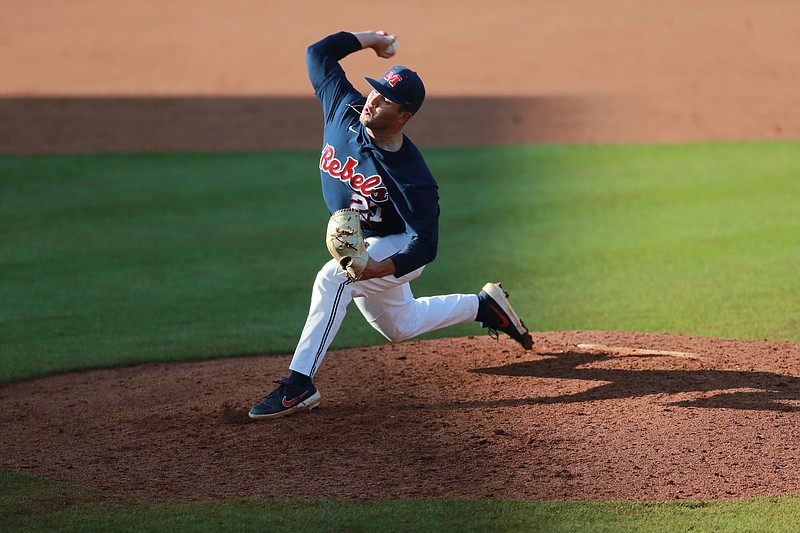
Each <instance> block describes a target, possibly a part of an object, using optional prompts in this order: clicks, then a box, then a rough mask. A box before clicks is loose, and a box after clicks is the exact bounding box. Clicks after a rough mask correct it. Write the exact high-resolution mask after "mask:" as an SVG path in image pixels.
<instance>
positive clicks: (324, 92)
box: [249, 31, 533, 419]
mask: <svg viewBox="0 0 800 533" xmlns="http://www.w3.org/2000/svg"><path fill="white" fill-rule="evenodd" d="M367 48H370V49H372V50H374V51H375V53H376V54H377V55H378V57H381V58H385V59H388V58H391V57H393V56H394V54H395V52H396V51H397V40H396V38H395V36H394V35H392V34H389V33H386V32H383V31H366V32H358V33H348V32H340V33H337V34H334V35H330V36H328V37H326V38H324V39H322V40H321V41H319V42H317V43H315V44H313V45H311V46H309V47H308V50H307V54H306V61H307V64H308V74H309V77H310V79H311V84H312V85H313V87H314V92H315V94H316V96H317V98H318V99H319V101H320V103H321V104H322V110H323V112H324V121H325V124H324V132H323V141H322V146H323V147H322V153H321V155H320V158H319V172H320V178H321V181H322V195H323V197H324V199H325V203H326V204H327V207H328V211H329V214H331V217H330V219H329V221H328V226H327V229H326V232H325V242H326V245H327V247H328V250H329V251H330V253H331V255H332V256H333V259H331V261H329V262H328V263H327V264H325V265H324V266H323V267H322V269H321V270H320V271H319V273H318V274H317V277H316V280H315V282H314V285H313V288H312V292H311V307H310V309H309V312H308V318H307V319H306V324H305V327H304V328H303V331H302V333H301V334H300V339H299V342H298V344H297V348H296V350H295V352H294V357H293V358H292V362H291V364H290V365H289V370H290V373H289V375H287V376H285V377H282V378H280V379H279V380H278V381H276V382H275V383H277V388H276V389H275V390H274V391H273V392H272V393H271V394H270V395H269V396H267V397H266V398H264V399H263V400H261V401H260V402H259V403H258V404H257V405H255V406H254V407H253V408H252V409H251V410H250V413H249V415H250V417H251V418H255V419H263V418H276V417H280V416H285V415H288V414H292V413H295V412H297V411H302V410H308V409H313V408H315V407H317V406H318V405H319V403H320V398H321V395H320V393H319V391H318V390H317V388H316V387H315V385H314V384H313V377H314V375H315V374H316V372H317V371H318V370H319V368H320V365H321V364H322V361H323V359H324V358H325V354H326V352H327V350H328V346H329V345H330V343H331V342H332V341H333V338H334V337H335V335H336V333H337V332H338V331H339V327H340V325H341V323H342V320H343V318H344V315H345V312H346V310H347V308H348V306H349V305H350V303H351V302H355V304H356V306H357V307H358V309H359V311H361V314H362V315H364V318H365V319H366V320H367V321H368V322H369V323H370V325H372V327H374V328H375V329H376V330H378V331H379V332H380V333H381V334H382V335H383V336H384V337H386V338H387V339H388V340H389V341H402V340H405V339H409V338H412V337H415V336H417V335H420V334H422V333H426V332H429V331H433V330H437V329H440V328H444V327H447V326H450V325H453V324H459V323H462V322H469V321H478V322H480V323H481V325H482V326H483V327H487V328H489V330H490V332H491V333H493V334H494V335H496V334H497V331H502V332H504V333H506V334H508V335H509V336H511V337H512V338H513V339H514V340H516V341H517V342H519V343H520V344H521V345H522V347H523V348H524V349H526V350H530V349H531V348H532V345H533V341H532V339H531V336H530V334H529V332H528V330H527V329H526V327H525V325H524V324H523V323H522V320H521V319H520V318H519V316H517V314H516V313H515V312H514V309H513V308H512V307H511V304H510V303H509V301H508V295H507V294H506V293H505V292H504V290H503V288H502V287H501V286H500V284H499V283H487V284H486V285H485V286H484V287H483V289H482V290H481V292H480V293H479V294H449V295H444V296H432V297H425V298H415V297H414V295H413V294H412V292H411V287H410V285H409V283H410V282H411V281H412V280H413V279H415V278H417V277H418V276H419V275H420V274H422V271H423V269H424V268H425V265H427V264H428V263H430V262H431V261H433V260H434V258H435V257H436V252H437V246H438V238H439V193H438V187H437V184H436V181H435V180H434V178H433V176H432V175H431V173H430V171H429V170H428V167H427V165H426V163H425V161H424V159H423V158H422V155H421V154H420V152H419V150H418V149H417V147H416V146H415V145H414V144H413V143H412V142H411V140H410V139H409V138H408V137H407V136H406V135H405V134H404V133H403V128H404V127H405V125H406V124H407V123H408V122H409V121H410V120H412V118H413V117H414V116H416V114H417V112H418V111H419V110H420V107H421V106H422V103H423V101H424V100H425V87H424V85H423V84H422V80H421V79H420V77H419V75H418V74H417V73H416V72H414V71H413V70H411V69H409V68H407V67H405V66H401V65H396V66H393V67H391V68H390V69H389V70H388V71H386V73H385V74H384V75H383V76H381V77H380V78H377V79H372V78H366V81H367V83H368V84H369V86H370V87H371V89H372V90H371V91H370V93H369V94H368V95H367V97H366V98H365V97H364V96H363V95H362V94H361V93H360V92H359V91H357V90H356V89H355V88H354V87H353V85H352V84H351V83H350V81H348V79H347V77H346V75H345V72H344V70H343V69H342V67H341V66H340V65H339V61H341V60H342V59H343V58H344V57H346V56H348V55H349V54H352V53H354V52H357V51H359V50H363V49H367Z"/></svg>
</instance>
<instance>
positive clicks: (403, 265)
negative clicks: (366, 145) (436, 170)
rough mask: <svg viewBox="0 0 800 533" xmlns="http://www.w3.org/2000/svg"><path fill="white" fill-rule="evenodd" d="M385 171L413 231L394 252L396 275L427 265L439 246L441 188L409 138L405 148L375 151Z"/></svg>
mask: <svg viewBox="0 0 800 533" xmlns="http://www.w3.org/2000/svg"><path fill="white" fill-rule="evenodd" d="M375 155H376V158H377V159H378V161H380V163H381V165H382V166H383V168H384V171H385V172H386V173H387V174H388V175H389V176H391V178H390V179H388V180H386V186H387V188H389V197H390V198H391V199H392V200H391V201H392V203H393V204H394V206H395V207H396V209H397V212H398V214H399V215H400V217H401V218H402V219H403V221H404V222H405V225H406V232H407V233H408V234H409V235H411V241H410V242H409V243H408V245H407V246H406V247H405V248H404V249H402V250H400V251H399V252H398V253H396V254H395V255H393V256H392V262H394V266H395V276H396V277H398V278H399V277H401V276H404V275H406V274H408V273H409V272H413V271H414V270H416V269H418V268H419V267H421V266H424V265H427V264H428V263H430V262H432V261H433V260H434V259H435V258H436V254H437V252H438V248H439V188H438V186H437V185H436V181H435V180H434V178H433V176H432V175H431V173H430V170H429V169H428V166H427V165H426V164H425V161H424V159H423V158H422V155H421V154H420V153H419V151H418V150H417V148H416V147H415V146H414V145H413V143H411V142H410V141H409V140H408V139H406V145H405V147H404V149H403V150H401V151H400V152H396V153H387V152H383V151H378V152H377V153H375Z"/></svg>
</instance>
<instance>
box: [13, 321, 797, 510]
mask: <svg viewBox="0 0 800 533" xmlns="http://www.w3.org/2000/svg"><path fill="white" fill-rule="evenodd" d="M535 340H536V345H535V350H534V352H524V351H522V350H521V349H520V348H519V347H518V346H517V345H516V344H515V343H514V342H513V341H511V340H510V339H508V338H507V337H504V338H501V339H500V341H495V340H493V339H490V338H489V337H487V336H480V337H469V338H458V339H443V340H432V341H414V342H408V343H401V344H388V345H382V346H374V347H365V348H360V349H354V350H342V351H337V352H332V353H331V354H329V356H328V358H326V360H325V365H324V367H323V369H322V370H321V371H320V373H319V374H318V379H317V383H318V387H319V389H320V392H321V393H322V397H323V400H322V404H321V406H320V407H319V408H318V409H316V410H314V411H311V412H306V413H300V414H297V415H294V416H292V417H287V418H284V419H279V420H275V421H266V422H265V421H259V422H254V421H251V420H250V419H249V418H248V417H247V414H246V413H247V410H248V408H249V407H250V405H251V404H252V403H253V402H254V401H256V400H258V398H259V396H261V395H263V394H264V393H266V392H268V390H270V389H271V388H272V384H271V383H270V380H271V379H275V378H277V377H278V376H280V375H282V374H283V373H285V372H286V368H287V365H288V363H289V360H290V358H289V356H264V357H249V358H233V359H224V360H214V361H205V362H190V363H180V364H166V363H165V364H148V365H143V366H137V367H132V368H123V369H115V370H95V371H87V372H79V373H72V374H64V375H59V376H53V377H48V378H44V379H37V380H33V381H29V382H25V383H17V384H11V385H5V386H3V387H2V389H0V407H1V408H0V412H2V413H3V414H2V423H3V428H4V430H3V435H2V447H3V450H4V453H3V458H2V463H1V464H0V467H2V468H7V469H12V470H20V471H26V472H30V473H33V474H36V475H39V476H46V477H49V478H53V479H57V480H62V481H69V482H73V483H79V484H84V485H91V486H96V487H102V488H104V489H109V490H112V491H119V492H122V493H129V494H133V495H136V496H141V497H145V498H155V499H206V498H225V497H251V496H252V497H264V498H286V497H292V498H294V497H303V498H328V497H331V498H358V499H362V498H363V499H371V498H438V497H448V498H509V499H553V498H578V499H631V500H640V499H676V498H677V499H679V498H694V499H708V498H728V497H739V496H755V495H768V494H769V495H775V494H790V493H798V491H800V468H798V463H797V461H798V459H797V458H798V457H799V456H800V364H799V363H798V361H800V345H797V344H790V343H773V342H766V341H736V340H720V339H711V338H703V337H687V336H678V335H655V334H643V333H623V332H547V333H537V334H535ZM584 344H592V345H595V346H590V347H579V346H578V345H584ZM597 345H601V347H598V346H597ZM676 353H677V354H678V355H675V354H676ZM686 354H689V355H688V356H687V355H686Z"/></svg>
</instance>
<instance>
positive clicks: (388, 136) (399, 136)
mask: <svg viewBox="0 0 800 533" xmlns="http://www.w3.org/2000/svg"><path fill="white" fill-rule="evenodd" d="M366 130H367V133H368V134H369V136H370V137H372V140H373V141H374V142H375V144H376V145H378V148H381V149H383V150H386V151H387V152H396V151H398V150H400V148H402V147H403V130H397V131H386V130H380V131H376V130H372V129H370V128H366Z"/></svg>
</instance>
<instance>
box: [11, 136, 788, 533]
mask: <svg viewBox="0 0 800 533" xmlns="http://www.w3.org/2000/svg"><path fill="white" fill-rule="evenodd" d="M425 154H426V157H427V160H428V162H429V164H430V166H431V168H432V170H433V172H434V175H436V177H437V179H438V181H439V184H440V189H441V195H442V219H441V242H440V253H439V257H438V259H437V261H436V262H435V263H434V264H432V265H431V266H430V267H429V268H428V269H427V270H426V272H425V274H424V275H423V276H422V277H421V278H420V279H419V280H418V281H416V282H415V283H414V289H415V292H416V293H417V294H419V295H426V294H439V293H448V292H474V291H476V290H477V289H478V288H480V286H481V285H482V284H483V283H484V282H485V281H488V280H500V281H503V282H504V284H505V285H506V287H507V288H508V289H510V290H511V291H512V299H513V301H514V302H515V306H516V307H517V308H518V310H519V311H520V313H521V314H522V315H523V317H524V318H525V320H526V322H527V323H528V324H529V325H530V326H531V327H532V328H533V329H535V330H543V331H544V330H556V329H582V330H586V329H607V330H640V331H655V332H674V333H687V334H699V335H709V336H718V337H730V338H742V339H760V338H767V339H771V340H787V341H793V342H800V306H798V305H797V302H799V301H800V284H799V283H798V275H797V271H798V265H800V180H798V176H800V143H798V142H752V143H746V142H742V143H719V144H714V143H712V144H684V145H659V146H646V145H644V146H642V145H640V146H533V147H496V148H481V149H469V150H459V149H438V150H426V151H425ZM317 157H318V156H317V154H316V153H311V152H287V153H263V154H143V155H97V156H90V155H82V156H48V157H42V156H30V157H28V156H0V383H3V382H8V381H14V380H21V379H27V378H31V377H34V376H40V375H47V374H50V373H54V372H62V371H68V370H74V369H81V368H90V367H111V366H118V365H127V364H135V363H139V362H145V361H154V360H158V361H164V360H180V359H193V358H207V357H220V356H226V355H233V354H237V355H238V354H251V353H270V352H284V353H285V352H289V351H291V350H292V349H293V348H294V342H295V340H296V337H297V334H298V333H299V331H300V329H301V327H302V324H303V321H304V319H305V314H306V310H307V305H308V299H309V288H310V284H311V282H312V280H313V278H314V275H315V273H316V271H317V269H318V267H319V265H321V264H322V262H324V261H326V260H327V259H328V256H327V252H326V250H325V247H324V244H323V241H322V231H323V228H324V225H325V223H326V220H327V214H326V212H325V208H324V204H323V202H322V200H321V197H320V193H319V183H318V178H317V171H316V170H315V168H316V166H317ZM477 331H479V330H478V329H477V328H476V326H475V325H462V326H456V327H453V328H450V329H447V330H443V331H441V332H438V333H434V334H430V335H427V337H434V336H459V335H467V334H473V333H476V332H477ZM382 342H383V340H382V338H381V337H380V336H379V335H378V334H377V333H375V332H374V331H372V330H371V329H370V328H369V326H368V325H367V324H365V323H364V321H363V319H361V318H360V316H358V313H357V312H352V313H350V315H348V317H347V318H346V320H345V324H344V326H343V329H342V332H341V334H340V335H339V337H338V338H337V339H336V341H335V343H334V347H335V348H341V347H346V346H354V345H362V344H375V343H382ZM0 491H2V492H1V493H0V503H1V504H2V507H1V508H0V511H1V512H2V515H0V526H1V527H2V529H3V530H21V531H25V530H28V531H39V530H82V531H83V530H85V531H93V530H103V531H107V530H127V531H170V530H199V531H202V530H215V531H217V530H239V531H248V530H259V531H262V530H270V531H283V530H287V531H288V530H292V529H293V528H294V526H296V524H297V523H302V524H304V525H308V529H309V530H328V531H330V530H333V531H370V530H374V531H377V530H396V531H415V530H417V531H423V530H425V531H427V530H439V531H442V530H444V531H447V530H450V531H485V530H493V531H575V530H581V531H688V530H691V531H786V530H791V529H794V530H800V523H799V522H800V518H798V517H799V516H800V505H799V503H800V502H798V498H796V497H785V498H778V499H773V498H766V499H755V500H736V501H723V502H666V503H653V502H642V503H619V502H606V503H591V502H588V503H587V502H547V503H540V502H504V501H491V500H490V501H478V502H456V501H446V500H443V501H439V500H436V501H427V502H406V501H397V502H367V501H364V502H338V501H336V502H333V501H313V502H305V501H261V500H232V501H216V502H181V503H172V504H164V503H153V502H144V501H133V502H131V501H128V500H127V499H125V498H122V497H118V496H115V495H109V494H106V493H102V492H100V491H95V490H91V489H87V488H80V487H72V486H67V485H62V484H57V483H53V482H48V481H45V480H39V479H35V478H30V477H28V476H24V475H21V474H16V473H2V477H0Z"/></svg>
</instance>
